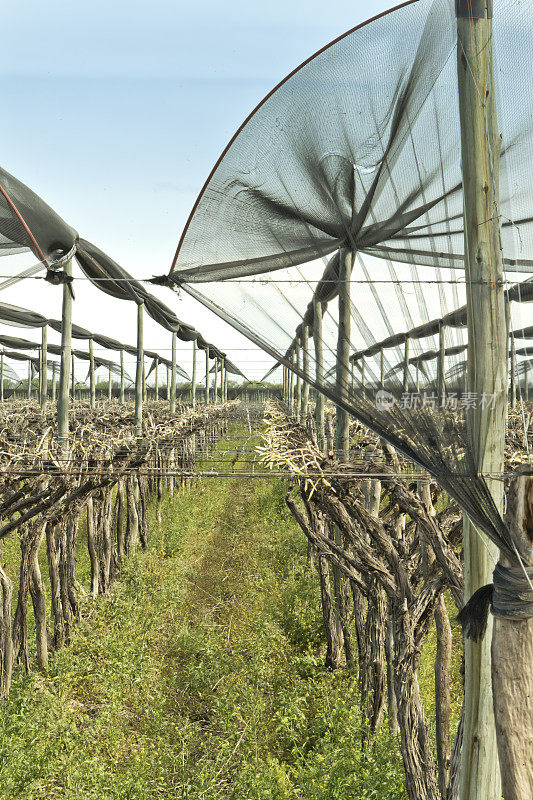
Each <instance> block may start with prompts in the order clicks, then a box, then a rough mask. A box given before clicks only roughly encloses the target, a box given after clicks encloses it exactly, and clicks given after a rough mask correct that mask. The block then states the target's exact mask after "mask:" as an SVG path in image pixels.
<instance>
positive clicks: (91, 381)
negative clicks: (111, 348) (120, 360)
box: [89, 339, 96, 409]
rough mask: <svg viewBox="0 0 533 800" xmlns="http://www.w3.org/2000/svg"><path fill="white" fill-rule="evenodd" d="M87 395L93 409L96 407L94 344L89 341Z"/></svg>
mask: <svg viewBox="0 0 533 800" xmlns="http://www.w3.org/2000/svg"><path fill="white" fill-rule="evenodd" d="M89 394H90V400H89V403H90V406H91V408H93V409H94V407H95V405H96V381H95V380H94V342H93V340H92V339H89Z"/></svg>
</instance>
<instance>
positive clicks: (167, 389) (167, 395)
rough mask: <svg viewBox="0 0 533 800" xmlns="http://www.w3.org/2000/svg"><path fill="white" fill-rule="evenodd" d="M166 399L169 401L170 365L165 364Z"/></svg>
mask: <svg viewBox="0 0 533 800" xmlns="http://www.w3.org/2000/svg"><path fill="white" fill-rule="evenodd" d="M166 399H167V400H168V402H169V403H170V367H169V366H168V364H167V386H166Z"/></svg>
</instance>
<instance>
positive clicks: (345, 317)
mask: <svg viewBox="0 0 533 800" xmlns="http://www.w3.org/2000/svg"><path fill="white" fill-rule="evenodd" d="M352 266H353V253H352V251H351V250H347V249H345V248H342V249H341V250H340V251H339V281H338V291H339V330H338V334H337V361H336V373H335V376H336V385H337V387H336V388H337V396H338V397H339V398H341V399H343V400H347V399H348V380H349V376H350V323H351V313H350V276H351V274H352ZM349 422H350V420H349V417H348V412H347V411H345V410H344V409H343V408H340V406H337V414H336V425H335V450H336V455H337V458H338V459H339V461H343V462H345V463H346V462H347V461H349V458H350V428H349Z"/></svg>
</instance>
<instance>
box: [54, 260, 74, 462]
mask: <svg viewBox="0 0 533 800" xmlns="http://www.w3.org/2000/svg"><path fill="white" fill-rule="evenodd" d="M65 273H66V274H67V275H68V276H71V275H72V261H67V263H66V264H65ZM71 349H72V294H71V291H70V286H69V284H68V283H64V284H63V307H62V310H61V364H60V366H59V393H58V398H57V438H58V443H59V447H60V449H61V456H62V458H64V459H66V458H67V457H68V433H69V425H68V412H69V395H68V391H69V378H70V359H71ZM54 385H55V375H54Z"/></svg>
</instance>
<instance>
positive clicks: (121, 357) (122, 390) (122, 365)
mask: <svg viewBox="0 0 533 800" xmlns="http://www.w3.org/2000/svg"><path fill="white" fill-rule="evenodd" d="M125 377H126V376H125V375H124V350H121V351H120V402H121V403H122V405H124V387H125V382H126V381H125Z"/></svg>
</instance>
